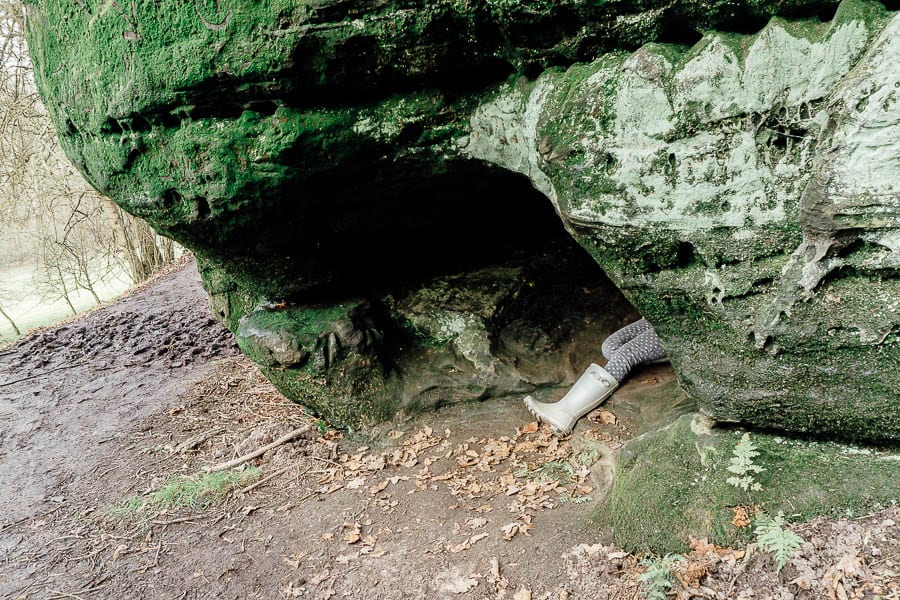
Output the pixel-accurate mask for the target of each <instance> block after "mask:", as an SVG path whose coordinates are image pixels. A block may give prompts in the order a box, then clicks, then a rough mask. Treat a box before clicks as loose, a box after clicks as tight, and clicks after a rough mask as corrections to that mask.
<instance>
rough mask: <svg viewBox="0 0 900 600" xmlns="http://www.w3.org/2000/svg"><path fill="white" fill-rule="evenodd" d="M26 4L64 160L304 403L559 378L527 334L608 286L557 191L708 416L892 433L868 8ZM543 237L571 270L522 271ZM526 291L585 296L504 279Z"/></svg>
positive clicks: (896, 297) (880, 18)
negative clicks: (163, 244)
mask: <svg viewBox="0 0 900 600" xmlns="http://www.w3.org/2000/svg"><path fill="white" fill-rule="evenodd" d="M27 4H28V7H29V22H28V37H29V43H30V47H31V50H32V55H33V57H34V61H35V65H36V68H37V79H38V85H39V88H40V90H41V93H42V95H43V97H44V99H45V101H46V103H47V105H48V108H49V110H50V112H51V115H52V117H53V119H54V122H55V124H56V126H57V128H58V131H59V135H60V139H61V141H62V143H63V146H64V148H65V149H66V151H67V153H68V154H69V156H70V157H71V158H72V160H73V161H74V162H75V163H76V164H77V165H78V167H79V168H80V169H81V170H82V172H83V173H84V174H85V175H86V177H88V179H89V180H90V181H91V182H92V183H93V184H94V185H95V186H96V187H98V189H100V190H102V191H104V192H106V193H108V194H109V195H110V196H111V197H112V198H113V199H114V200H115V201H116V202H118V203H119V204H120V205H122V206H123V207H125V208H126V209H127V210H129V211H131V212H133V213H135V214H137V215H139V216H142V217H144V218H146V219H148V220H149V221H150V222H151V223H152V224H153V225H154V226H155V227H156V228H158V229H159V230H160V231H161V232H163V233H165V234H167V235H170V236H172V237H174V238H176V239H177V240H179V241H181V242H182V243H184V244H185V245H187V246H188V247H190V248H191V249H193V250H194V252H195V253H196V254H197V257H198V260H199V262H200V264H201V270H202V273H203V276H204V281H205V285H206V286H207V290H208V291H209V292H210V295H211V302H212V305H213V307H214V309H215V310H216V312H217V314H219V316H220V318H222V319H223V321H225V322H226V323H227V324H228V325H229V327H230V328H231V329H232V330H233V331H235V332H236V333H237V335H238V337H239V340H240V343H241V346H242V348H244V349H245V351H246V352H248V354H250V355H251V356H253V357H254V358H256V359H257V360H258V361H259V362H260V363H261V364H262V365H264V367H265V368H266V370H267V371H266V372H267V373H268V374H269V375H270V376H271V377H272V378H273V380H275V381H276V382H277V383H278V384H279V385H280V386H281V387H282V389H284V390H285V391H286V392H287V393H289V394H291V395H292V396H293V397H295V398H296V399H298V400H299V401H302V402H305V403H307V404H309V405H311V406H312V407H313V408H316V409H318V410H319V411H321V412H322V413H323V414H324V415H325V416H326V417H327V418H331V419H334V420H337V421H340V422H342V423H345V424H351V425H353V424H361V423H365V422H371V421H374V420H378V419H383V418H388V417H390V416H392V415H394V414H397V413H398V412H413V411H415V410H420V409H422V408H424V407H427V406H435V405H440V404H441V403H442V402H444V401H446V400H441V399H440V398H446V399H450V400H467V399H475V398H485V397H489V396H493V395H503V394H520V393H521V392H522V391H523V390H526V389H531V388H533V387H535V386H540V385H549V384H551V383H553V384H564V383H566V382H567V381H571V379H572V378H573V377H574V373H575V372H576V371H577V369H578V368H579V367H581V366H583V364H584V363H585V362H589V361H590V358H591V357H590V356H589V355H587V354H586V353H584V352H581V353H579V358H578V359H577V360H572V359H563V358H559V360H556V361H555V362H553V363H552V365H551V364H548V363H546V362H542V361H541V356H543V355H553V356H557V357H562V356H564V355H566V354H567V350H566V348H568V347H569V344H571V343H572V340H576V339H577V340H581V344H582V346H581V347H587V346H589V345H590V344H589V342H590V343H594V344H595V345H598V344H599V339H600V338H602V335H604V334H605V331H606V330H608V329H609V328H610V327H612V326H614V325H615V324H616V323H620V322H622V321H624V320H625V319H626V317H627V316H628V311H629V310H630V309H629V308H628V307H627V306H625V305H624V300H623V299H622V298H621V297H619V296H617V295H615V294H614V293H612V292H610V293H608V294H607V295H606V296H605V298H606V304H603V303H600V304H597V303H596V302H594V301H592V302H579V298H580V296H579V293H578V290H579V289H587V290H588V292H585V293H586V294H587V295H588V296H591V294H592V293H593V292H591V291H590V290H598V289H602V288H603V283H602V280H601V279H600V278H599V276H596V275H595V276H596V277H597V279H595V280H594V281H595V283H594V284H592V285H587V287H585V285H584V284H585V282H584V281H582V280H578V274H584V273H586V272H587V271H588V270H589V269H587V267H584V266H583V265H582V263H580V262H579V260H580V258H579V257H578V256H577V253H578V252H579V249H578V248H577V247H572V246H566V247H565V249H563V250H560V248H561V247H562V246H560V244H564V243H565V242H564V241H563V240H562V239H561V238H560V235H559V230H553V229H552V227H550V225H549V222H550V221H555V222H556V223H558V221H557V220H556V217H554V216H553V213H552V210H550V209H549V207H550V206H553V207H554V208H555V209H556V212H557V213H558V215H559V216H560V217H561V220H562V222H563V223H564V225H565V227H566V229H567V230H568V232H569V233H570V234H572V235H573V236H574V238H575V239H576V240H577V241H578V242H579V243H580V244H581V245H582V246H583V247H584V248H585V249H587V251H588V252H589V253H590V255H591V256H593V258H594V259H595V260H596V262H597V263H599V265H600V266H602V268H603V270H604V271H605V272H606V273H607V274H608V275H609V276H610V278H611V279H612V281H613V282H614V283H615V285H616V286H617V287H618V288H619V289H620V290H622V291H623V292H624V293H625V295H626V296H627V298H628V299H629V300H630V301H631V303H632V304H633V305H634V307H635V308H636V309H637V310H638V311H639V312H640V313H642V314H643V315H644V316H646V317H647V318H649V319H650V320H651V321H652V322H653V323H654V324H655V325H656V326H657V328H658V332H659V334H660V336H661V338H662V341H663V343H664V345H665V347H666V349H667V350H668V351H669V353H670V355H671V357H672V360H673V365H674V366H675V369H676V371H677V373H678V376H679V379H680V382H681V384H682V385H683V386H684V388H685V389H686V390H687V391H688V392H689V393H690V394H691V395H692V396H693V397H694V398H695V399H696V400H697V401H698V402H699V404H700V407H701V409H702V410H703V411H704V412H705V413H707V414H708V415H710V416H712V417H713V418H715V419H719V420H724V421H740V422H744V423H748V424H751V425H756V426H761V427H774V428H781V429H785V430H788V431H792V432H816V433H825V434H830V435H837V436H841V437H844V438H854V439H870V440H879V439H880V440H897V439H900V276H898V268H900V71H898V70H897V69H896V64H898V62H900V17H898V16H896V14H895V13H893V12H891V11H889V10H887V9H886V8H885V6H884V5H883V4H881V3H878V2H871V1H862V0H845V1H844V2H843V3H842V4H841V5H840V6H837V5H836V4H834V3H831V2H796V1H791V0H787V1H781V0H778V1H763V2H749V1H744V0H738V1H737V2H730V3H721V2H712V1H698V2H695V1H691V0H681V1H678V0H676V1H675V2H668V3H656V2H648V3H638V4H634V3H622V2H608V3H602V2H582V1H576V0H563V1H555V2H550V1H545V0H533V1H530V2H527V1H523V2H519V1H506V0H503V1H501V0H487V1H486V2H466V1H456V0H448V1H442V2H437V1H434V0H430V1H428V0H418V1H413V0H409V1H400V2H384V1H375V0H368V1H366V0H358V1H355V2H349V1H340V0H318V1H316V2H303V3H297V2H283V1H276V0H266V1H260V2H252V3H251V2H238V1H237V0H197V1H195V2H192V3H189V2H179V1H175V0H159V1H157V2H155V3H127V2H123V3H108V2H100V1H95V0H83V1H80V2H76V3H69V2H60V1H58V0H28V2H27ZM835 10H836V13H835ZM772 17H774V18H772ZM701 32H704V33H703V34H701ZM529 184H530V185H529ZM534 190H537V192H535V191H534ZM538 201H543V202H544V206H543V207H542V206H540V202H538ZM548 244H550V246H548ZM548 247H552V248H553V250H547V248H548ZM548 252H557V253H558V252H561V253H562V254H561V255H560V256H562V258H559V259H558V260H559V262H561V263H568V264H571V265H582V266H577V267H573V268H572V269H570V270H565V269H562V270H560V271H559V273H557V274H558V275H563V274H564V275H565V277H562V276H558V277H555V278H554V277H551V276H550V275H551V274H552V273H553V272H554V269H553V268H552V267H548V268H546V269H545V270H544V271H541V272H540V274H536V272H532V271H528V270H527V269H526V267H527V266H529V265H531V263H533V262H535V261H533V260H532V258H531V257H534V256H548V254H547V253H548ZM537 262H540V261H537ZM545 263H546V261H545ZM550 264H551V265H552V264H553V261H550ZM529 268H530V267H529ZM523 269H524V270H523ZM567 279H575V280H578V281H576V282H574V283H573V284H572V285H571V286H569V287H568V288H565V289H563V288H564V287H565V285H564V284H565V280H567ZM536 281H539V282H543V283H542V284H541V285H542V286H543V287H541V286H537V287H535V282H536ZM498 286H499V287H498ZM560 286H563V287H560ZM457 288H458V289H460V290H464V291H461V292H460V293H459V294H458V295H456V296H453V295H450V296H449V297H450V300H447V297H448V296H447V294H446V291H447V290H448V289H457ZM501 288H502V290H501ZM529 290H536V291H535V294H537V296H529V293H526V292H528V291H529ZM501 291H502V293H501ZM604 293H605V292H604ZM541 294H543V297H544V298H545V300H544V302H546V303H547V304H548V305H550V304H552V303H553V301H554V300H556V299H558V298H560V297H564V298H567V299H568V300H567V302H565V303H563V304H562V308H564V309H565V311H566V313H565V314H569V315H578V317H577V318H575V319H572V318H568V319H567V318H566V316H565V314H562V313H561V312H560V311H559V310H557V311H549V313H550V314H547V315H546V317H547V318H546V319H544V320H541V319H536V318H534V315H543V314H544V312H545V311H541V310H540V309H535V308H534V304H533V303H532V304H530V305H529V304H528V303H527V302H518V303H517V302H516V301H515V300H516V299H517V298H531V299H532V300H534V298H536V297H540V296H541ZM591 297H592V298H594V299H596V296H591ZM454 298H455V299H456V300H459V299H464V301H459V302H457V301H456V300H454ZM611 304H612V305H617V307H614V308H609V306H610V305H611ZM526 305H527V306H526ZM509 307H517V308H514V309H510V308H509ZM529 307H530V308H529ZM579 307H580V308H579ZM510 311H512V312H510ZM516 311H518V312H516ZM579 311H580V312H579ZM588 313H592V314H595V315H596V318H597V319H600V320H603V319H606V321H605V324H604V327H599V328H598V326H597V325H596V323H593V322H592V321H591V319H590V316H589V314H588ZM499 315H505V316H503V317H501V316H499ZM511 323H518V324H520V325H521V324H523V323H528V325H527V327H526V326H525V325H521V326H519V325H516V326H515V327H513V330H510V329H509V327H512V325H510V324H511ZM557 325H559V327H558V326H557ZM604 328H605V329H604ZM511 331H512V332H514V333H511ZM554 331H555V332H557V333H556V334H551V332H554ZM559 331H565V332H566V333H565V335H560V334H559ZM504 332H505V333H504ZM542 335H543V337H542ZM554 335H555V336H556V337H554ZM538 340H544V341H540V342H539V341H538ZM510 348H515V349H516V350H515V352H513V351H511V350H509V349H510ZM542 349H543V350H542ZM429 353H436V354H437V355H440V359H439V360H436V359H435V358H434V356H435V355H434V354H429ZM595 358H596V357H595ZM551 362H552V361H551ZM426 365H430V366H431V370H430V371H428V369H426V368H425V366H426ZM435 365H443V366H442V367H436V366H435ZM423 369H424V370H425V371H428V372H429V373H431V374H430V375H429V376H428V378H427V379H428V381H422V380H421V378H419V379H417V378H416V377H415V376H413V377H410V376H409V374H410V373H414V372H421V371H422V370H423ZM546 373H552V375H551V376H547V375H546ZM435 381H438V382H439V383H437V384H434V385H435V387H431V386H432V383H434V382H435ZM429 382H431V383H429ZM428 390H437V391H433V392H431V394H430V395H429V394H428V393H426V392H427V391H428ZM439 397H440V398H439Z"/></svg>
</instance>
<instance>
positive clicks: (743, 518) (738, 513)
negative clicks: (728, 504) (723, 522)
mask: <svg viewBox="0 0 900 600" xmlns="http://www.w3.org/2000/svg"><path fill="white" fill-rule="evenodd" d="M731 510H732V511H733V512H734V518H733V519H731V524H732V525H734V526H735V527H737V528H738V529H743V528H745V527H748V526H749V525H750V513H749V511H748V509H747V507H746V506H734V507H732V508H731Z"/></svg>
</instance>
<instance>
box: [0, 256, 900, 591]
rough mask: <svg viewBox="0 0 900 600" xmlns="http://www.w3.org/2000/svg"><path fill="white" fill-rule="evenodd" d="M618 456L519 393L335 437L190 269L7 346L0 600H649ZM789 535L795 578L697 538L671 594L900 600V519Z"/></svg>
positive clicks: (602, 425)
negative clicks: (548, 425) (542, 424)
mask: <svg viewBox="0 0 900 600" xmlns="http://www.w3.org/2000/svg"><path fill="white" fill-rule="evenodd" d="M673 385H674V383H673V375H672V373H671V371H670V370H668V369H667V368H666V367H655V368H654V369H652V370H649V371H645V372H644V373H643V374H642V375H640V376H638V377H635V378H634V379H633V380H632V381H631V382H629V383H628V384H627V385H626V386H624V387H623V388H622V389H621V390H620V392H619V393H617V397H618V398H622V399H623V400H620V401H619V402H618V403H613V404H611V405H610V406H608V407H607V408H606V409H604V410H603V411H599V412H597V413H595V414H594V415H592V419H591V420H589V421H587V422H585V423H583V424H582V425H580V426H579V431H578V433H577V434H576V437H578V436H580V437H581V439H586V438H595V439H600V440H603V441H604V442H605V443H606V444H607V445H610V446H616V445H618V444H621V443H622V442H623V441H624V440H626V439H628V438H629V437H631V436H633V435H635V433H636V432H638V431H639V429H640V422H639V421H640V418H641V415H640V413H639V412H637V411H635V410H634V407H633V405H631V406H629V404H628V398H646V397H648V396H653V395H654V394H657V395H660V394H669V396H670V397H671V389H672V386H673ZM286 434H293V437H292V438H291V439H290V441H287V442H285V443H280V444H278V445H276V446H274V447H273V448H272V449H271V450H269V451H267V452H265V453H263V454H262V455H261V456H258V457H255V458H253V459H251V460H248V461H245V462H243V463H242V464H241V465H239V466H236V467H234V468H232V469H230V470H226V471H224V473H228V474H231V475H233V476H234V477H233V478H232V479H231V480H228V483H227V484H224V485H220V486H219V487H216V488H212V489H210V490H208V491H207V492H205V493H204V492H199V493H198V492H196V491H195V492H193V493H188V492H185V493H184V494H183V495H182V496H178V495H177V494H172V493H169V494H168V495H166V493H165V492H166V490H168V491H169V492H171V491H172V490H173V489H176V488H174V487H173V486H174V484H175V483H177V482H182V483H184V482H199V481H201V480H203V477H204V476H203V473H204V472H205V470H206V469H207V468H209V467H211V466H215V465H217V464H221V463H222V462H225V461H229V460H231V459H234V458H240V457H243V456H245V455H247V454H248V453H251V452H252V451H254V450H256V449H258V448H261V447H263V446H265V445H267V444H271V443H273V442H276V441H278V440H279V439H284V436H285V435H286ZM573 445H574V446H576V448H575V449H573ZM604 459H605V457H603V456H599V455H597V454H596V453H592V452H587V451H585V450H584V449H583V446H580V445H578V444H577V443H574V442H570V441H565V440H564V441H559V440H556V439H555V438H553V437H552V436H550V435H548V433H547V432H546V431H544V430H542V429H540V428H538V427H537V425H536V424H534V423H530V422H529V415H528V413H527V412H526V411H525V410H524V408H522V407H521V404H520V403H519V401H517V400H515V399H511V400H510V401H508V402H507V401H491V402H487V403H482V404H476V405H467V406H465V407H455V408H450V409H446V410H444V411H442V412H440V413H437V414H432V415H427V416H425V417H423V418H421V419H419V420H418V421H416V422H410V423H402V424H392V425H390V426H385V427H383V428H381V429H379V430H377V431H372V432H368V433H367V434H365V435H362V434H348V433H339V432H336V431H333V430H330V429H328V428H327V427H325V426H324V424H322V423H320V422H317V421H316V420H315V419H314V418H312V417H310V416H308V415H306V414H305V413H304V412H303V411H302V410H301V408H300V407H299V406H297V405H296V404H292V403H290V402H288V401H287V400H285V399H284V398H283V397H282V396H281V395H280V394H278V393H277V391H276V390H275V389H274V388H273V387H272V386H271V385H270V384H269V383H268V382H267V381H265V380H264V379H263V378H262V377H261V376H260V375H259V372H258V371H257V370H256V369H255V368H254V367H253V366H252V365H251V364H250V363H249V362H248V361H247V360H246V359H244V358H243V357H241V356H239V355H238V354H237V353H236V350H235V348H234V344H233V341H232V339H231V337H230V334H228V332H227V331H225V330H224V329H222V328H221V327H220V326H219V325H218V324H216V323H215V322H214V321H213V320H212V319H211V318H210V317H209V315H208V310H207V308H206V301H205V295H204V294H203V291H202V289H201V288H200V285H199V279H198V276H197V274H196V269H195V268H194V267H193V265H188V266H187V267H185V268H182V269H181V270H178V271H176V272H173V273H171V274H169V275H167V276H165V277H162V278H160V279H159V280H157V281H155V282H154V283H153V284H152V285H149V286H147V287H145V288H144V289H142V290H138V291H136V292H134V293H133V294H131V295H130V296H129V297H127V298H125V299H124V300H122V301H120V302H118V303H116V304H115V305H112V306H110V307H106V308H103V309H101V310H98V311H95V312H93V313H91V314H89V315H87V316H85V317H83V318H81V319H79V320H77V321H74V322H71V323H68V324H66V325H64V326H61V327H58V328H54V329H49V330H45V331H43V332H40V333H37V334H34V335H32V336H30V337H29V338H27V339H25V340H23V341H22V342H20V343H19V344H18V345H16V346H15V347H13V348H11V349H9V350H7V351H6V352H3V353H0V596H2V597H3V598H16V599H31V598H43V599H46V600H62V599H66V598H72V599H85V600H87V599H100V598H108V599H118V598H164V599H179V600H180V599H194V598H267V599H270V598H503V597H505V598H511V599H515V600H526V599H528V598H535V599H536V598H554V599H557V598H559V599H564V598H597V599H604V598H609V599H614V598H622V599H630V598H643V597H645V591H644V590H643V589H642V588H641V584H640V582H639V581H638V577H639V576H640V574H641V573H642V572H643V571H644V570H645V569H644V567H643V566H641V564H640V560H641V558H642V557H636V556H633V555H631V554H628V553H626V552H622V551H621V550H619V549H618V548H616V547H614V545H612V543H611V542H610V537H609V535H608V532H603V531H600V530H598V527H597V526H596V525H594V524H593V523H592V522H591V520H590V513H591V512H592V511H593V510H596V508H595V506H596V503H595V501H594V500H595V498H596V496H597V495H598V493H599V491H600V490H599V489H598V488H599V487H600V486H601V485H602V481H599V482H598V480H597V479H596V477H595V475H596V472H597V469H596V468H595V467H596V466H597V464H600V463H602V462H603V460H604ZM187 505H190V506H187ZM794 529H795V530H796V531H797V532H798V533H799V534H800V535H801V536H802V537H803V538H804V539H805V540H806V541H805V543H804V545H803V547H802V548H801V549H800V551H798V552H797V553H796V554H795V555H794V557H793V558H792V560H791V562H790V563H789V564H788V566H787V567H785V568H784V569H783V570H782V571H781V572H780V573H779V572H777V570H776V568H775V567H774V565H773V563H772V559H771V557H769V556H768V555H767V554H765V553H762V552H759V551H757V550H755V549H754V547H753V546H750V547H749V548H742V549H731V548H720V547H716V546H713V545H710V544H708V543H706V542H705V541H704V540H695V541H694V543H693V544H692V551H691V552H690V554H688V555H687V559H686V560H685V561H683V562H681V563H679V564H678V565H677V566H676V568H675V575H676V577H677V579H676V583H675V586H674V588H673V589H672V591H671V592H670V596H669V597H671V598H676V597H677V598H681V599H689V598H717V599H747V600H749V599H754V600H756V599H766V598H772V599H788V598H802V599H825V598H829V599H844V598H848V599H849V598H865V599H872V600H874V599H882V600H889V599H894V600H897V599H898V598H900V581H898V570H900V511H898V510H896V509H892V510H888V511H883V512H881V513H878V514H874V515H870V516H868V517H865V518H862V519H857V520H853V521H847V520H822V521H817V522H814V523H810V524H806V525H803V526H799V527H795V528H794Z"/></svg>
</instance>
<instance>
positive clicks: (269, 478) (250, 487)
mask: <svg viewBox="0 0 900 600" xmlns="http://www.w3.org/2000/svg"><path fill="white" fill-rule="evenodd" d="M291 466H293V465H291ZM290 468H291V467H284V468H283V469H278V470H277V471H275V472H274V473H272V474H271V475H266V476H265V477H263V478H262V479H260V480H259V481H257V482H256V483H252V484H250V485H248V486H247V487H245V488H244V489H242V490H240V492H241V493H242V494H246V493H247V492H249V491H251V490H255V489H256V488H258V487H259V486H261V485H262V484H264V483H267V482H269V481H272V480H273V479H275V478H276V477H278V476H279V475H284V474H285V473H286V472H287V471H289V470H290Z"/></svg>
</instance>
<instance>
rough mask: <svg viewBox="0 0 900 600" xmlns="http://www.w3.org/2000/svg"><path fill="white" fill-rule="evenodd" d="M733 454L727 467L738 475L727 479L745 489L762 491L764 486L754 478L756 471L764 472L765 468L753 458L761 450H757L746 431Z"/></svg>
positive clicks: (728, 481)
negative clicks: (755, 462)
mask: <svg viewBox="0 0 900 600" xmlns="http://www.w3.org/2000/svg"><path fill="white" fill-rule="evenodd" d="M732 454H733V456H732V457H731V461H730V462H729V464H728V467H727V468H728V470H729V471H730V472H732V473H734V474H735V475H736V476H737V477H729V478H728V479H726V480H725V481H726V482H727V483H730V484H731V485H733V486H734V487H737V488H741V489H742V490H744V491H753V492H758V491H760V490H761V489H762V486H761V485H760V484H759V482H757V481H756V480H755V479H754V476H753V475H754V473H762V472H763V471H764V470H765V469H763V468H762V467H760V466H758V465H756V464H754V462H753V459H754V458H756V457H757V456H759V452H757V451H756V446H754V445H753V442H752V441H750V434H749V433H745V434H744V435H743V436H742V437H741V441H739V442H738V443H737V445H736V446H735V447H734V450H733V451H732Z"/></svg>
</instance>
